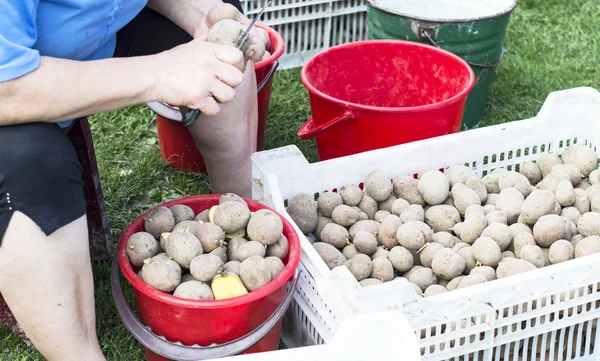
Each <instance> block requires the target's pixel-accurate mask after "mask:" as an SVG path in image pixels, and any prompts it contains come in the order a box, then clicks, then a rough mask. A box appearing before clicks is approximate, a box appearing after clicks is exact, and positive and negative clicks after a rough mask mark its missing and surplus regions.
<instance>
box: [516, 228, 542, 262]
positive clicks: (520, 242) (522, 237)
mask: <svg viewBox="0 0 600 361" xmlns="http://www.w3.org/2000/svg"><path fill="white" fill-rule="evenodd" d="M514 245H515V252H514V253H515V256H516V257H517V258H521V249H522V248H523V247H524V246H526V245H534V246H535V245H537V243H536V242H535V239H534V238H533V234H531V233H517V234H516V235H515V239H514Z"/></svg>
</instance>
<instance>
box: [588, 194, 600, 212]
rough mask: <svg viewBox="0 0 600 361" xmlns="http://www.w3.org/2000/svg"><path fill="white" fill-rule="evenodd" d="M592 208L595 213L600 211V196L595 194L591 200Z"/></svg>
mask: <svg viewBox="0 0 600 361" xmlns="http://www.w3.org/2000/svg"><path fill="white" fill-rule="evenodd" d="M590 210H591V211H592V212H595V213H600V197H597V196H595V197H594V198H593V199H592V201H591V202H590Z"/></svg>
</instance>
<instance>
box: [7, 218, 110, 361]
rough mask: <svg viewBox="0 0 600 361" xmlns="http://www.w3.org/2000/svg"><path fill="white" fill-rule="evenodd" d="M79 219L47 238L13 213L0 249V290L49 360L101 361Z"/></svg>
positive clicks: (83, 227) (85, 240)
mask: <svg viewBox="0 0 600 361" xmlns="http://www.w3.org/2000/svg"><path fill="white" fill-rule="evenodd" d="M93 282H94V281H93V278H92V268H91V263H90V255H89V246H88V230H87V223H86V217H85V216H83V217H81V218H79V219H77V220H75V221H73V222H71V223H70V224H68V225H66V226H64V227H62V228H60V229H59V230H57V231H56V232H54V233H52V234H51V235H50V236H48V237H47V236H46V235H45V234H44V233H43V232H42V231H41V230H40V229H39V227H38V226H37V225H36V224H35V223H34V222H33V221H32V220H31V219H30V218H29V217H27V216H25V215H24V214H23V213H20V212H15V213H14V214H13V216H12V218H11V221H10V223H9V225H8V229H7V231H6V233H5V234H4V238H3V241H2V246H1V247H0V292H2V294H3V296H4V298H5V300H6V303H7V304H8V306H9V307H10V309H11V311H12V312H13V314H14V316H15V318H16V319H17V321H18V322H19V324H20V325H21V327H22V328H23V330H24V331H25V332H26V333H27V336H28V337H29V338H30V339H31V341H32V342H33V344H34V345H35V346H36V348H37V349H38V350H39V351H40V353H41V354H42V355H43V356H44V357H45V358H46V359H47V360H48V361H59V360H60V361H76V360H77V361H80V360H86V361H105V360H106V359H105V358H104V356H103V355H102V351H101V349H100V346H99V344H98V340H97V336H96V317H95V308H94V285H93Z"/></svg>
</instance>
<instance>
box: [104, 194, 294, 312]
mask: <svg viewBox="0 0 600 361" xmlns="http://www.w3.org/2000/svg"><path fill="white" fill-rule="evenodd" d="M219 197H220V195H218V194H208V195H195V196H187V197H183V198H179V199H175V200H172V201H168V202H164V203H161V204H159V205H157V206H155V207H153V208H151V209H149V210H147V211H146V212H144V213H143V214H141V215H140V216H138V217H137V218H136V219H135V220H134V221H133V222H132V223H131V224H130V225H129V226H128V227H127V228H125V230H124V231H123V233H122V235H121V238H120V240H119V245H118V248H117V254H116V257H118V261H119V268H120V269H121V272H122V273H123V275H124V276H125V278H126V279H127V281H128V282H129V283H130V284H131V285H132V286H133V288H135V289H136V290H137V291H139V292H141V293H143V294H144V295H145V296H147V297H150V298H152V299H154V300H156V301H159V302H163V303H166V304H168V305H171V306H177V307H184V308H190V309H206V308H211V309H215V308H227V307H235V306H239V305H242V304H247V303H250V302H254V301H256V300H258V299H261V298H263V297H266V296H268V295H270V294H271V293H273V292H275V291H277V290H278V289H279V288H281V287H282V286H284V285H285V283H286V282H288V281H290V280H291V279H292V278H293V277H294V274H295V272H296V269H297V268H298V264H299V263H300V253H301V251H300V240H299V239H298V235H297V234H296V231H295V230H294V228H293V227H292V225H291V224H290V222H289V221H288V220H287V219H286V218H285V217H283V216H282V215H281V214H279V212H277V211H275V210H273V209H272V208H270V207H268V206H266V205H264V204H262V203H259V202H256V201H253V200H249V199H245V198H244V200H245V201H246V203H248V206H249V207H250V209H255V210H258V209H268V210H270V211H272V212H274V213H275V214H277V215H278V216H279V218H281V221H282V222H283V234H284V235H285V236H286V238H287V239H288V243H289V252H288V262H287V264H286V265H285V267H284V269H283V271H282V272H281V273H280V274H279V275H278V276H277V277H276V278H275V279H274V280H272V281H271V282H269V283H268V284H266V285H265V286H263V287H261V288H259V289H258V290H256V291H253V292H248V293H247V294H246V295H243V296H239V297H234V298H229V299H224V300H190V299H186V298H180V297H176V296H173V295H170V294H168V293H165V292H162V291H159V290H157V289H154V288H152V287H150V286H148V285H147V284H146V283H145V282H144V281H142V280H141V279H140V278H139V277H138V276H137V274H136V273H135V272H134V271H133V268H132V267H131V263H130V262H129V257H128V256H127V250H126V246H127V238H126V237H125V236H126V235H127V234H128V233H130V232H131V230H132V229H133V228H139V226H143V223H144V217H145V216H146V215H147V214H148V213H150V212H151V211H152V210H154V209H156V208H158V207H161V206H163V207H171V206H173V205H176V204H185V203H188V202H193V201H194V200H204V201H213V202H215V203H218V201H219Z"/></svg>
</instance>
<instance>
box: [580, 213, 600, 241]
mask: <svg viewBox="0 0 600 361" xmlns="http://www.w3.org/2000/svg"><path fill="white" fill-rule="evenodd" d="M577 230H578V231H579V233H580V234H581V235H582V236H584V237H589V236H600V213H595V212H588V213H585V214H583V215H582V216H581V218H579V221H578V222H577Z"/></svg>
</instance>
